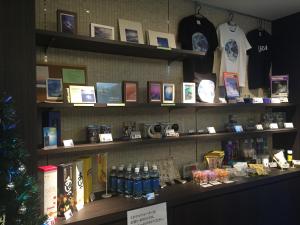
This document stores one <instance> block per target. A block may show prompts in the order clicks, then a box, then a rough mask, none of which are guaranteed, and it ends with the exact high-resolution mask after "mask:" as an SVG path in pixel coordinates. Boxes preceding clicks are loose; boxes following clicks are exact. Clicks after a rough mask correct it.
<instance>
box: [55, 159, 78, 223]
mask: <svg viewBox="0 0 300 225" xmlns="http://www.w3.org/2000/svg"><path fill="white" fill-rule="evenodd" d="M57 185H58V201H57V212H58V213H57V215H58V216H60V217H62V216H64V213H65V212H67V211H68V210H70V209H71V211H74V198H73V165H72V163H66V164H60V165H58V171H57Z"/></svg>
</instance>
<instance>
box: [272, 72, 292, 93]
mask: <svg viewBox="0 0 300 225" xmlns="http://www.w3.org/2000/svg"><path fill="white" fill-rule="evenodd" d="M270 80H271V97H272V98H276V97H288V95H289V75H276V76H271V79H270Z"/></svg>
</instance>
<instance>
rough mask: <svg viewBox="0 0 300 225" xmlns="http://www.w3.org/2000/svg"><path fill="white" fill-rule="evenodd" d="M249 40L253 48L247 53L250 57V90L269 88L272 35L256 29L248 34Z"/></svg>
mask: <svg viewBox="0 0 300 225" xmlns="http://www.w3.org/2000/svg"><path fill="white" fill-rule="evenodd" d="M247 39H248V41H249V43H250V45H251V46H252V48H251V49H250V50H248V51H247V54H248V55H249V62H248V85H249V89H256V88H269V87H270V78H269V72H270V67H271V35H270V34H269V33H268V32H267V31H264V30H258V29H255V30H252V31H250V32H248V33H247Z"/></svg>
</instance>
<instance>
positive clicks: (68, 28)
mask: <svg viewBox="0 0 300 225" xmlns="http://www.w3.org/2000/svg"><path fill="white" fill-rule="evenodd" d="M56 13H57V31H58V32H63V33H69V34H77V14H76V13H74V12H69V11H64V10H60V9H58V10H57V12H56Z"/></svg>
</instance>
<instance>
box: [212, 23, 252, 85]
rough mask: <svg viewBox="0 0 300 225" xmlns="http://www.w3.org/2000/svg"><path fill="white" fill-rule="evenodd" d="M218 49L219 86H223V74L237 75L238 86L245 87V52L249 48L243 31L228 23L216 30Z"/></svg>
mask: <svg viewBox="0 0 300 225" xmlns="http://www.w3.org/2000/svg"><path fill="white" fill-rule="evenodd" d="M217 34H218V38H219V48H220V50H221V67H220V76H219V85H220V86H223V85H224V80H223V72H233V73H238V76H239V86H240V87H245V85H246V70H247V65H246V64H247V59H248V58H247V53H246V52H247V50H248V49H250V48H251V45H250V44H249V42H248V40H247V38H246V35H245V33H244V31H243V30H242V29H241V28H240V27H239V26H237V25H235V26H231V25H229V24H228V23H224V24H221V25H219V27H218V29H217Z"/></svg>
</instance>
